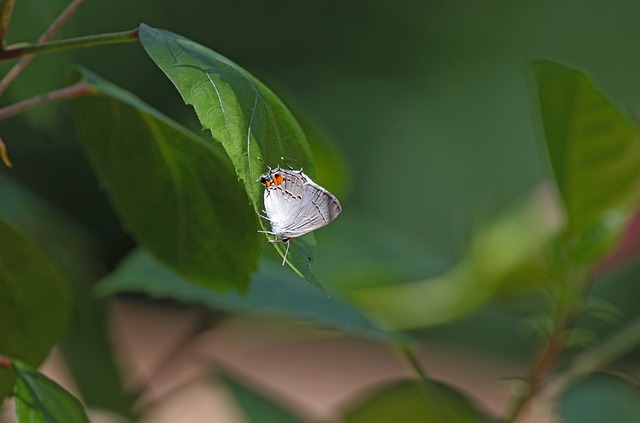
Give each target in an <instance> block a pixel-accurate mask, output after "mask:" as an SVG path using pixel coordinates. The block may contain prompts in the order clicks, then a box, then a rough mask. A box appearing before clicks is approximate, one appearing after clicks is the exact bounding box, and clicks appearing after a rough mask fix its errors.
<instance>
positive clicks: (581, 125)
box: [532, 61, 640, 233]
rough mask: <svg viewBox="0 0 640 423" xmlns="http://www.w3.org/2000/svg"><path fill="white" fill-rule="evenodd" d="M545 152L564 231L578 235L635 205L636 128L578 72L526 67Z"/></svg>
mask: <svg viewBox="0 0 640 423" xmlns="http://www.w3.org/2000/svg"><path fill="white" fill-rule="evenodd" d="M532 69H533V74H534V77H535V82H536V87H537V97H538V101H539V105H540V116H541V120H542V126H543V128H544V135H545V139H546V146H547V151H548V152H549V158H550V159H551V165H552V167H553V173H554V176H555V180H556V183H557V185H558V188H559V190H560V193H561V195H562V199H563V201H564V205H565V208H566V211H567V217H568V220H569V222H568V223H569V229H570V231H572V232H577V233H581V232H583V231H586V230H589V229H590V228H591V227H592V226H594V225H597V224H600V223H601V221H602V220H603V219H604V218H605V217H606V215H607V214H608V213H611V212H616V211H619V210H623V211H628V210H629V209H630V208H633V207H636V206H637V205H638V201H639V200H640V139H639V137H638V132H637V130H636V128H635V127H634V126H633V125H632V124H631V123H630V122H629V121H628V119H627V118H626V117H625V116H623V114H622V113H621V112H620V111H619V110H618V108H617V107H616V106H615V105H614V104H612V102H611V101H610V100H609V99H607V98H606V97H605V96H604V94H602V92H601V91H600V90H598V89H597V88H596V87H595V84H594V83H593V81H592V80H591V78H590V77H589V76H588V75H586V74H585V73H583V72H580V71H577V70H574V69H570V68H568V67H565V66H562V65H559V64H557V63H553V62H549V61H538V62H534V63H533V65H532Z"/></svg>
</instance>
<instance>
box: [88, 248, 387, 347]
mask: <svg viewBox="0 0 640 423" xmlns="http://www.w3.org/2000/svg"><path fill="white" fill-rule="evenodd" d="M96 290H97V292H98V293H99V294H100V295H114V294H118V293H127V292H129V293H144V294H146V295H148V296H150V297H152V298H156V299H173V300H177V301H181V302H184V303H187V304H202V305H205V306H207V307H210V308H214V309H222V310H227V311H232V312H239V313H247V314H256V315H262V316H268V315H284V316H288V317H293V318H297V319H303V320H308V321H312V322H314V323H316V324H318V325H322V326H325V327H330V328H335V329H338V330H341V331H343V332H346V333H351V334H356V335H360V336H366V337H370V338H374V339H390V338H391V337H392V336H394V335H392V334H389V333H387V332H384V331H382V330H380V329H378V328H376V327H375V326H374V325H373V324H372V323H371V322H370V321H369V320H367V319H366V318H365V317H364V316H363V315H362V314H361V313H360V312H359V311H358V310H357V309H355V308H353V307H351V306H350V305H349V304H347V303H345V302H344V301H341V300H340V299H339V298H335V297H327V296H326V295H324V294H323V293H322V292H321V291H319V290H317V289H315V288H313V287H311V286H309V285H305V284H300V283H299V282H297V281H296V280H295V278H294V277H293V275H292V274H291V273H290V272H284V271H283V270H282V268H281V266H280V265H279V264H275V263H270V262H265V263H264V264H263V266H262V269H261V271H260V273H258V274H256V275H255V276H254V279H253V283H252V284H251V289H250V290H249V292H247V293H246V294H244V295H240V294H238V293H235V292H228V293H224V294H220V293H216V292H212V291H210V290H207V289H204V288H201V287H199V286H196V285H193V284H189V283H187V282H186V281H185V280H184V279H182V278H181V277H180V276H179V275H178V274H176V273H175V272H173V271H172V270H171V269H169V268H167V267H166V266H163V265H162V264H161V263H159V262H158V261H157V260H155V259H154V258H153V257H152V256H151V255H150V254H149V253H147V252H145V251H144V250H139V251H135V252H133V253H132V254H130V255H129V256H128V257H127V258H126V260H125V261H124V262H123V263H122V264H121V265H120V267H119V268H118V269H117V270H116V271H115V272H113V273H111V274H109V275H108V276H107V277H105V278H104V279H103V280H102V281H101V282H100V283H99V284H98V285H97V287H96Z"/></svg>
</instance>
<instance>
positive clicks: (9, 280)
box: [0, 219, 69, 397]
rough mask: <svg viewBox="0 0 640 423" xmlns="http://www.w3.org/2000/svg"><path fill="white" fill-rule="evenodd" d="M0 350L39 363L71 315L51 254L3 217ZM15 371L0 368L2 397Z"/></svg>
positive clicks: (65, 286) (63, 287)
mask: <svg viewBox="0 0 640 423" xmlns="http://www.w3.org/2000/svg"><path fill="white" fill-rule="evenodd" d="M0 251H2V254H0V355H5V356H9V357H16V358H19V359H20V360H23V361H26V362H27V363H30V364H32V365H34V366H37V365H39V364H40V363H41V362H42V360H44V358H45V357H46V355H47V354H48V353H49V350H50V349H51V347H52V346H53V345H54V344H55V343H56V342H58V340H59V339H60V337H61V336H62V333H63V331H64V329H65V327H66V324H67V320H68V317H69V292H68V289H67V285H66V283H65V281H63V279H62V278H61V277H60V274H59V273H58V271H57V270H56V269H55V268H54V266H53V264H51V262H50V261H49V259H48V258H47V257H46V256H45V255H44V254H43V253H42V251H41V250H40V249H39V248H38V247H37V246H36V245H35V244H34V243H33V241H31V240H30V239H28V238H27V237H26V236H25V235H24V234H23V233H21V232H19V231H18V230H17V229H15V228H13V227H12V226H10V225H9V224H7V223H6V222H5V221H4V220H2V219H0ZM12 385H13V375H12V374H11V373H10V372H2V373H0V397H1V396H4V395H7V394H9V393H10V392H11V386H12Z"/></svg>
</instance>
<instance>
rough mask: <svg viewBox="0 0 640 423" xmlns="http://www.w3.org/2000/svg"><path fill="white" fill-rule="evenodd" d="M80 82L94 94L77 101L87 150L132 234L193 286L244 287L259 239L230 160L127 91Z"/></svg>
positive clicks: (94, 81)
mask: <svg viewBox="0 0 640 423" xmlns="http://www.w3.org/2000/svg"><path fill="white" fill-rule="evenodd" d="M83 77H84V79H85V80H87V82H88V83H90V84H91V85H92V87H93V88H94V90H95V94H96V95H93V96H87V97H83V98H81V99H77V100H74V101H73V106H74V111H75V114H76V116H77V121H78V127H79V129H80V132H81V134H82V139H83V144H84V146H85V148H86V150H87V152H88V154H89V157H90V159H91V161H92V163H93V165H94V167H95V169H96V172H97V174H98V176H99V177H100V179H101V181H102V183H103V184H104V186H105V188H106V190H107V191H108V193H109V194H110V197H111V200H112V201H113V203H114V206H115V208H116V210H117V211H118V213H119V215H120V217H121V218H122V220H123V221H124V223H125V224H126V226H127V227H128V228H129V230H131V231H132V232H133V234H134V235H135V236H136V238H137V239H138V241H139V242H140V243H141V244H143V245H145V246H146V247H147V248H149V250H150V251H152V252H153V253H154V254H155V255H156V256H157V257H159V258H161V259H162V260H164V261H166V262H167V263H169V264H170V265H172V266H173V267H174V268H176V269H177V270H178V271H179V272H181V273H182V274H183V275H185V276H186V277H187V278H188V279H189V280H192V281H194V282H197V283H199V284H202V285H204V286H207V287H210V288H214V289H217V290H227V289H229V288H236V289H240V290H243V289H246V286H247V284H248V282H249V275H250V274H251V273H252V272H253V271H254V269H255V267H256V262H257V259H258V253H259V241H260V238H261V237H259V236H258V234H257V225H256V216H255V214H254V213H253V210H252V209H251V208H250V207H249V205H248V200H247V198H246V195H245V192H244V190H243V189H242V187H241V186H240V184H239V183H238V181H237V179H236V178H235V175H234V174H233V171H232V170H231V168H230V166H229V164H228V162H227V160H226V158H225V157H224V156H222V154H221V153H220V152H219V151H218V150H217V149H216V148H214V147H212V146H211V145H209V144H208V143H205V142H204V141H202V140H201V139H200V138H199V137H197V136H195V135H193V134H191V133H190V132H188V131H187V130H185V129H184V128H182V127H180V126H179V125H177V124H176V123H174V122H172V121H171V120H169V119H168V118H166V117H164V116H162V115H161V114H160V113H158V112H156V111H155V110H153V109H151V108H150V107H149V106H147V105H146V104H144V103H142V102H141V101H140V100H139V99H138V98H136V97H134V96H133V95H131V94H130V93H128V92H125V91H123V90H122V89H120V88H117V87H115V86H114V85H111V84H109V83H108V82H106V81H104V80H102V79H100V78H98V77H97V76H95V75H93V74H91V73H89V72H88V71H83Z"/></svg>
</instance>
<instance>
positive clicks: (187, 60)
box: [140, 24, 320, 286]
mask: <svg viewBox="0 0 640 423" xmlns="http://www.w3.org/2000/svg"><path fill="white" fill-rule="evenodd" d="M140 42H141V43H142V45H143V47H144V48H145V50H146V51H147V54H149V56H150V57H151V59H153V61H154V62H155V63H156V65H158V67H159V68H160V69H162V71H163V72H164V73H165V74H166V75H167V76H168V77H169V79H171V81H172V82H173V84H174V85H175V86H176V88H177V89H178V91H179V92H180V95H182V98H183V100H184V102H185V103H186V104H189V105H192V106H193V107H194V109H195V111H196V113H197V115H198V118H199V119H200V123H201V124H202V127H203V128H205V129H208V130H210V131H211V135H212V136H213V138H214V140H216V141H218V142H220V143H221V144H222V146H223V147H224V149H225V151H226V152H227V154H228V156H229V158H230V159H231V162H232V163H233V166H234V167H235V170H236V173H237V174H238V177H239V178H240V180H241V181H242V182H243V183H244V186H245V189H246V191H247V193H248V195H249V199H250V200H251V203H252V204H253V206H254V208H255V210H256V212H257V213H261V210H262V209H263V207H262V206H261V204H262V195H263V187H262V184H260V183H258V182H257V180H258V178H259V177H260V175H261V174H262V173H264V171H265V164H266V165H269V166H275V165H277V164H284V163H282V160H281V159H280V157H284V158H285V159H286V160H289V161H291V162H293V163H297V164H300V165H301V166H303V167H304V169H305V172H306V173H307V174H309V175H310V176H311V177H313V176H314V163H313V159H312V157H311V150H310V148H309V145H308V144H307V140H306V138H305V135H304V133H303V132H302V129H301V128H300V125H299V124H298V122H297V121H296V120H295V118H294V117H293V115H292V114H291V112H289V110H288V109H287V107H286V106H285V105H284V104H283V103H282V101H280V99H279V98H278V97H277V96H276V95H275V94H274V93H273V92H272V91H271V90H269V88H267V87H266V86H265V85H264V84H262V83H261V82H260V81H258V80H257V79H256V78H254V77H253V76H252V75H251V74H250V73H249V72H247V71H246V70H244V69H242V68H241V67H240V66H238V65H237V64H235V63H233V62H232V61H231V60H229V59H227V58H226V57H224V56H221V55H220V54H218V53H216V52H214V51H212V50H210V49H208V48H206V47H204V46H202V45H200V44H197V43H195V42H193V41H191V40H188V39H186V38H184V37H181V36H179V35H176V34H173V33H171V32H168V31H163V30H159V29H154V28H151V27H149V26H147V25H144V24H143V25H141V26H140ZM259 158H260V159H262V160H263V161H264V164H263V163H262V162H261V161H260V159H259ZM261 224H262V225H263V228H264V222H262V221H261ZM305 238H306V239H305V240H299V239H296V240H293V245H292V247H295V248H291V249H290V251H289V255H288V262H289V265H290V266H291V268H292V269H293V270H294V271H296V272H297V273H298V274H299V275H300V276H302V277H304V278H305V279H307V280H308V281H309V282H311V283H313V284H314V285H316V286H320V283H319V282H318V280H317V279H316V277H315V276H314V275H313V272H312V271H311V263H312V262H313V248H311V247H312V246H313V245H315V240H313V237H312V236H307V237H305ZM307 241H308V242H307ZM273 246H274V247H275V248H276V250H277V251H278V253H279V254H280V256H281V257H284V247H283V245H282V243H273Z"/></svg>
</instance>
